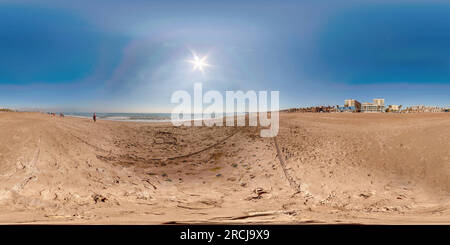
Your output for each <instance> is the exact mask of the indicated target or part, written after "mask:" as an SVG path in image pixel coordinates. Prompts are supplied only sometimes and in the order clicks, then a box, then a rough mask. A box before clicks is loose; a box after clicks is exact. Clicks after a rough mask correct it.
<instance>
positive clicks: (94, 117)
mask: <svg viewBox="0 0 450 245" xmlns="http://www.w3.org/2000/svg"><path fill="white" fill-rule="evenodd" d="M92 119H94V122H96V121H97V115H96V114H95V112H94V115H93V116H92Z"/></svg>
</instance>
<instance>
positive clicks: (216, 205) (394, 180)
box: [0, 113, 450, 224]
mask: <svg viewBox="0 0 450 245" xmlns="http://www.w3.org/2000/svg"><path fill="white" fill-rule="evenodd" d="M280 124H281V128H280V133H279V135H278V136H277V139H276V141H277V145H278V146H279V151H280V153H281V154H280V155H278V154H277V149H276V147H275V141H274V139H273V138H260V137H259V129H258V128H255V127H179V128H175V127H172V126H171V125H170V124H166V123H159V124H158V123H132V122H112V121H101V120H100V121H97V123H93V122H92V121H91V120H88V119H80V118H69V117H66V118H59V117H50V116H49V115H46V114H40V113H1V114H0V134H1V135H2V137H1V139H0V183H1V185H0V206H1V207H0V210H1V211H0V222H2V223H100V224H103V223H106V224H111V223H125V224H132V223H139V224H140V223H151V224H153V223H314V222H317V223H322V222H323V223H342V222H343V223H450V209H449V205H448V204H449V198H448V196H449V195H448V193H449V192H450V178H449V176H450V143H449V142H450V141H449V140H450V131H449V130H448V128H449V126H450V114H444V113H436V114H402V115H400V114H302V113H282V114H281V115H280ZM280 158H281V159H280ZM280 160H281V161H280Z"/></svg>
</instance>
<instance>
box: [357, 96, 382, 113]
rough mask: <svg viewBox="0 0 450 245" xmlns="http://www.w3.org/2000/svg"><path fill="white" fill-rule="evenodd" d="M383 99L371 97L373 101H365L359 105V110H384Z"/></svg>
mask: <svg viewBox="0 0 450 245" xmlns="http://www.w3.org/2000/svg"><path fill="white" fill-rule="evenodd" d="M384 111H385V106H384V99H373V102H372V103H370V102H365V103H362V105H361V112H384Z"/></svg>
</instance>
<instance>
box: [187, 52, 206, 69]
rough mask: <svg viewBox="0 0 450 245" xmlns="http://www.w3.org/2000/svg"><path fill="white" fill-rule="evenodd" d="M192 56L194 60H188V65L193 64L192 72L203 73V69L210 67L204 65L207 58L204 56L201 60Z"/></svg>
mask: <svg viewBox="0 0 450 245" xmlns="http://www.w3.org/2000/svg"><path fill="white" fill-rule="evenodd" d="M193 55H194V59H192V60H188V61H189V62H190V63H192V64H194V71H195V70H199V71H201V72H204V68H205V67H209V66H211V65H210V64H208V63H206V59H207V58H208V56H204V57H202V58H200V57H198V56H197V55H196V54H193Z"/></svg>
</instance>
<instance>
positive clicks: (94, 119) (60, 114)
mask: <svg viewBox="0 0 450 245" xmlns="http://www.w3.org/2000/svg"><path fill="white" fill-rule="evenodd" d="M47 114H49V115H50V116H52V117H56V113H55V112H47ZM59 117H62V118H63V117H64V113H62V112H60V113H59ZM92 120H93V121H94V122H97V114H96V113H95V112H94V114H93V115H92Z"/></svg>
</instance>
